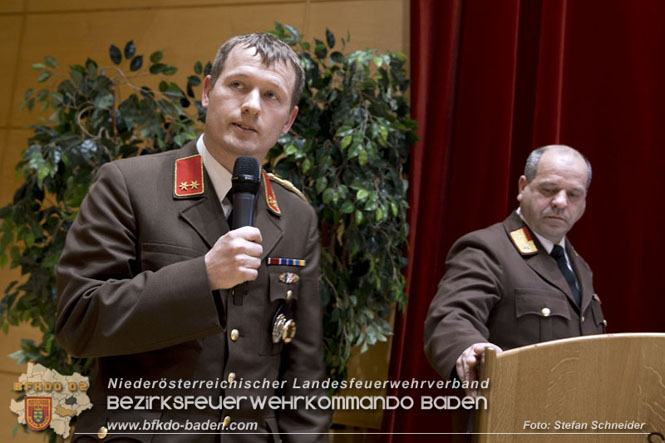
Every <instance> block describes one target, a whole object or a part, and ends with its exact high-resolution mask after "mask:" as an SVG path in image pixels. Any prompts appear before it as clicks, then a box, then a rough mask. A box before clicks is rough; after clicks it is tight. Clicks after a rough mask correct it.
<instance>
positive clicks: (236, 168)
mask: <svg viewBox="0 0 665 443" xmlns="http://www.w3.org/2000/svg"><path fill="white" fill-rule="evenodd" d="M259 171H260V169H259V162H258V161H256V159H255V158H253V157H238V158H237V159H236V162H235V164H234V165H233V176H232V177H231V190H232V191H233V214H232V215H233V217H232V221H231V229H238V228H242V227H243V226H252V224H254V205H255V202H256V193H257V192H258V191H259V185H260V183H261V179H260V178H259ZM246 293H247V285H246V284H244V283H241V284H239V285H238V286H236V287H234V288H232V289H231V296H232V297H233V304H234V305H242V299H243V297H244V296H245V294H246Z"/></svg>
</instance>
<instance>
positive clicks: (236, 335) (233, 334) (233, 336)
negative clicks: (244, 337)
mask: <svg viewBox="0 0 665 443" xmlns="http://www.w3.org/2000/svg"><path fill="white" fill-rule="evenodd" d="M239 337H240V331H238V330H237V329H233V330H232V331H231V341H238V338H239Z"/></svg>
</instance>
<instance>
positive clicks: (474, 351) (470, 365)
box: [455, 343, 503, 398]
mask: <svg viewBox="0 0 665 443" xmlns="http://www.w3.org/2000/svg"><path fill="white" fill-rule="evenodd" d="M486 348H493V349H496V352H497V353H499V352H503V350H502V349H501V348H500V347H498V346H497V345H494V344H492V343H474V344H472V345H471V346H469V347H468V348H466V349H465V350H464V352H462V355H460V356H459V358H458V359H457V361H456V362H455V367H456V368H457V376H458V377H459V379H460V380H461V381H463V382H465V381H468V382H469V383H470V382H472V381H475V380H478V371H477V369H476V367H477V365H478V363H480V362H481V361H483V359H484V358H485V349H486ZM465 391H466V395H470V396H472V397H474V398H475V397H477V396H478V390H477V389H474V388H468V389H465Z"/></svg>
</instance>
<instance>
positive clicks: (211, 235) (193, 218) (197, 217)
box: [174, 142, 284, 260]
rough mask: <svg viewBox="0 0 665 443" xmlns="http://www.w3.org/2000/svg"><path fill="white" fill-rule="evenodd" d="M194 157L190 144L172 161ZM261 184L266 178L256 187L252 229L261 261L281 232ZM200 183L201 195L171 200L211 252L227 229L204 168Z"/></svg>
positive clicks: (278, 221)
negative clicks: (259, 246)
mask: <svg viewBox="0 0 665 443" xmlns="http://www.w3.org/2000/svg"><path fill="white" fill-rule="evenodd" d="M197 154H198V152H197V150H196V143H195V142H191V143H189V144H187V145H186V146H184V147H183V148H182V149H181V153H180V155H178V157H177V158H176V161H178V159H183V158H187V157H191V156H195V155H197ZM199 158H200V157H199ZM174 168H175V165H174ZM265 180H266V177H265V176H262V177H261V184H262V186H260V188H259V192H258V193H257V195H256V198H257V201H256V210H255V212H254V226H256V227H257V228H258V229H259V230H260V231H261V237H262V238H263V243H262V246H263V254H262V255H261V260H263V259H265V258H266V257H267V256H268V254H269V253H270V252H271V251H272V250H273V249H274V248H275V246H276V245H277V243H278V242H279V241H280V240H281V238H282V236H283V232H284V231H283V228H282V218H281V216H280V215H277V214H275V213H273V212H271V211H270V209H269V208H268V203H267V198H266V196H267V194H266V181H265ZM201 181H202V183H203V193H201V194H199V195H193V196H191V197H188V196H186V197H174V200H176V204H178V205H180V206H181V209H180V217H182V219H183V220H185V221H186V222H187V223H188V224H189V225H190V226H191V227H192V228H193V229H194V230H195V231H196V232H197V233H198V234H199V235H200V236H201V238H202V239H203V240H204V241H205V243H206V244H207V245H208V247H209V248H212V246H213V245H214V244H215V242H216V241H217V239H218V238H219V237H221V236H222V235H224V234H226V233H227V232H228V231H229V225H228V223H227V221H226V218H225V217H224V212H223V211H222V205H221V204H220V202H219V197H218V196H217V193H216V192H215V187H214V186H213V185H212V181H211V180H210V177H208V173H207V172H206V171H205V168H204V169H203V177H202V180H201ZM178 185H179V180H178V177H177V174H176V173H175V172H174V189H175V186H178ZM273 197H274V194H273Z"/></svg>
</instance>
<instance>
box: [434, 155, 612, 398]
mask: <svg viewBox="0 0 665 443" xmlns="http://www.w3.org/2000/svg"><path fill="white" fill-rule="evenodd" d="M590 183H591V164H590V163H589V162H588V160H587V159H586V158H585V157H584V156H583V155H582V154H580V152H578V151H577V150H575V149H573V148H571V147H568V146H563V145H550V146H545V147H542V148H539V149H536V150H535V151H533V152H532V153H531V154H530V155H529V157H528V159H527V162H526V166H525V168H524V175H522V176H521V177H520V178H519V182H518V188H519V194H518V195H517V200H518V202H519V209H517V210H516V211H515V212H513V213H512V214H511V215H510V216H509V217H508V218H507V219H505V220H504V221H503V223H497V224H495V225H492V226H490V227H488V228H485V229H481V230H479V231H475V232H472V233H470V234H467V235H465V236H463V237H462V238H460V239H459V240H458V241H457V242H456V243H455V244H454V245H453V247H452V248H451V250H450V253H449V255H448V259H447V261H446V268H447V270H446V274H445V275H444V277H443V279H442V280H441V282H440V283H439V289H438V291H437V293H436V296H435V297H434V299H433V300H432V303H431V305H430V308H429V312H428V314H427V319H426V321H425V352H426V354H427V357H428V359H429V361H430V363H431V364H432V366H433V367H434V368H435V369H436V370H437V371H438V372H439V374H441V376H443V377H444V378H452V377H454V376H455V375H456V376H457V377H459V379H460V380H461V381H473V380H477V372H476V371H477V365H478V363H479V362H480V361H481V359H482V357H483V356H484V353H485V348H486V347H493V348H495V349H497V350H498V351H501V350H502V349H504V350H505V349H511V348H516V347H519V346H525V345H529V344H533V343H538V342H542V341H547V340H554V339H560V338H566V337H574V336H579V335H588V334H599V333H603V332H604V331H605V326H606V322H605V319H604V317H603V313H602V310H601V307H600V299H599V298H598V296H597V295H596V294H595V293H594V291H593V284H592V274H591V269H590V268H589V265H588V264H587V263H586V262H585V261H584V260H583V259H582V257H580V256H579V255H578V254H577V252H575V250H574V249H573V246H572V245H571V244H570V242H569V241H568V240H567V239H566V234H567V233H568V231H570V229H571V228H572V227H573V225H574V224H575V223H576V222H577V220H579V219H580V217H582V214H583V213H584V209H585V207H586V196H587V192H588V190H589V185H590ZM467 393H468V394H475V393H476V392H475V391H474V390H467Z"/></svg>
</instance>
